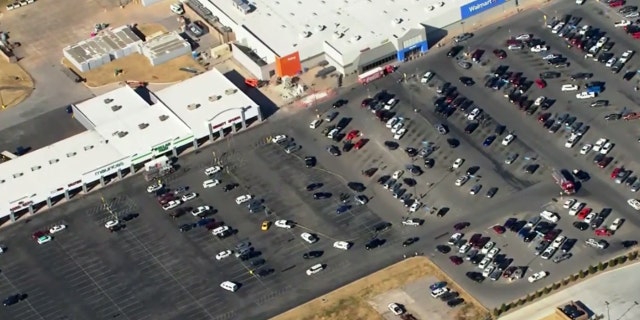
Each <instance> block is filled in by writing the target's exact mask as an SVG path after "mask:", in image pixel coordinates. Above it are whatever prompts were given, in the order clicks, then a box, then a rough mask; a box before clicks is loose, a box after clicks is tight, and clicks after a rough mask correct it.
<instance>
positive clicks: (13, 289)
mask: <svg viewBox="0 0 640 320" xmlns="http://www.w3.org/2000/svg"><path fill="white" fill-rule="evenodd" d="M0 274H1V275H2V278H3V279H4V282H5V283H7V284H8V285H9V286H10V287H11V289H12V290H11V291H13V292H20V290H18V288H17V287H16V286H15V285H14V284H13V282H12V281H11V280H10V279H9V277H7V274H6V273H5V272H0ZM24 304H25V305H27V306H28V307H29V310H31V311H32V312H33V314H35V315H37V316H38V318H40V319H42V320H45V317H43V316H42V314H40V312H38V310H36V308H34V307H33V304H31V302H30V301H29V300H28V299H25V300H24Z"/></svg>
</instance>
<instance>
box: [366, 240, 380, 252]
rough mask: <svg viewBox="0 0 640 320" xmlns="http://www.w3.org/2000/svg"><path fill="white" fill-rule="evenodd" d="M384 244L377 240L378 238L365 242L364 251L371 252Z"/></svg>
mask: <svg viewBox="0 0 640 320" xmlns="http://www.w3.org/2000/svg"><path fill="white" fill-rule="evenodd" d="M383 244H384V240H382V239H378V238H373V239H371V240H369V242H367V244H365V245H364V248H365V249H366V250H371V249H375V248H377V247H379V246H381V245H383Z"/></svg>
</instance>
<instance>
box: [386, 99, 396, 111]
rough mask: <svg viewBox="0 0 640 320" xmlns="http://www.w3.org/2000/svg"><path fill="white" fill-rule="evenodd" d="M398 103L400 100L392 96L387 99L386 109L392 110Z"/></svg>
mask: <svg viewBox="0 0 640 320" xmlns="http://www.w3.org/2000/svg"><path fill="white" fill-rule="evenodd" d="M396 104H398V100H396V99H395V98H391V100H389V101H387V103H386V104H385V105H384V109H385V110H391V109H393V107H395V106H396Z"/></svg>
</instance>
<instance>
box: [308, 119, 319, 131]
mask: <svg viewBox="0 0 640 320" xmlns="http://www.w3.org/2000/svg"><path fill="white" fill-rule="evenodd" d="M321 124H322V119H315V120H313V121H311V123H310V124H309V128H311V129H315V128H317V127H319V126H320V125H321Z"/></svg>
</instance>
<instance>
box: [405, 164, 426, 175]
mask: <svg viewBox="0 0 640 320" xmlns="http://www.w3.org/2000/svg"><path fill="white" fill-rule="evenodd" d="M407 169H408V170H409V172H410V173H411V174H412V175H414V176H419V175H421V174H423V173H424V171H422V169H420V167H418V166H416V165H411V166H410V167H409V168H407Z"/></svg>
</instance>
